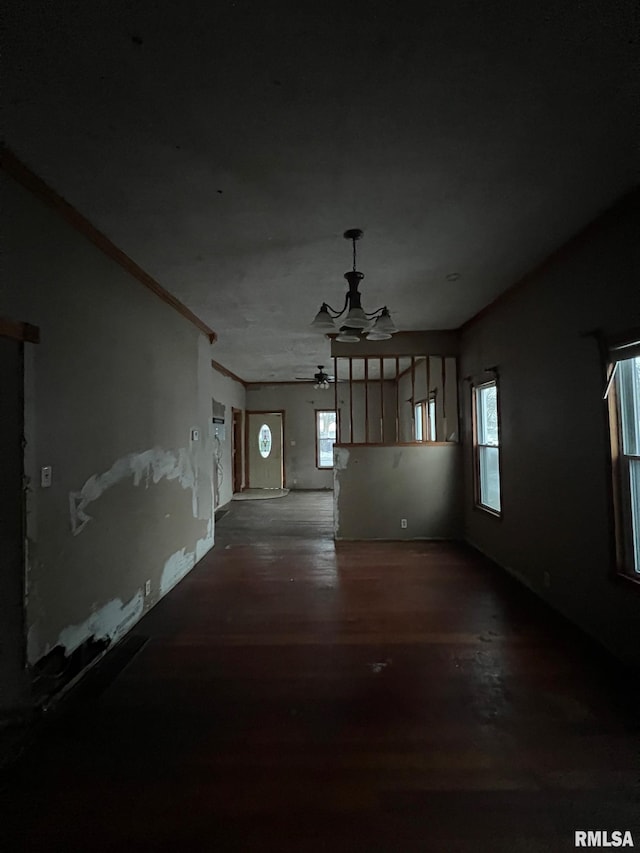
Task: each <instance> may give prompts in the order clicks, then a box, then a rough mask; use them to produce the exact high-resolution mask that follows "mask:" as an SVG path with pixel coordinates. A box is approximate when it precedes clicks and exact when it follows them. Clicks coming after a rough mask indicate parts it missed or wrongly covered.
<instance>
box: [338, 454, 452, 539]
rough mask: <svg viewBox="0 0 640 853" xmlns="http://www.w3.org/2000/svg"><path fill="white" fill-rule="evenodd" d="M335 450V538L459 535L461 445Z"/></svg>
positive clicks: (422, 537) (448, 536) (443, 537)
mask: <svg viewBox="0 0 640 853" xmlns="http://www.w3.org/2000/svg"><path fill="white" fill-rule="evenodd" d="M334 453H335V463H336V464H335V487H334V531H335V536H336V539H459V538H460V537H461V535H462V517H461V513H462V472H461V463H462V452H461V448H460V446H459V445H456V444H449V445H431V446H420V445H409V446H404V447H394V446H392V445H389V446H382V447H365V446H358V445H350V446H349V447H344V446H341V447H336V448H335V451H334ZM403 518H406V519H407V527H406V529H403V528H402V527H401V519H403Z"/></svg>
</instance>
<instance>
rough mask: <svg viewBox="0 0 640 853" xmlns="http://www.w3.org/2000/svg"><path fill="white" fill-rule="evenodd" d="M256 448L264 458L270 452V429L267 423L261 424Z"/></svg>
mask: <svg viewBox="0 0 640 853" xmlns="http://www.w3.org/2000/svg"><path fill="white" fill-rule="evenodd" d="M258 449H259V450H260V456H262V458H263V459H266V458H267V457H268V456H269V454H270V453H271V430H270V429H269V427H268V426H267V424H262V426H261V427H260V431H259V433H258Z"/></svg>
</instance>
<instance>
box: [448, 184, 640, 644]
mask: <svg viewBox="0 0 640 853" xmlns="http://www.w3.org/2000/svg"><path fill="white" fill-rule="evenodd" d="M639 234H640V196H639V195H638V194H636V196H635V198H634V199H633V201H632V202H631V203H627V204H626V205H624V206H621V207H619V208H618V209H617V210H616V211H615V212H614V213H612V214H610V215H609V216H608V217H606V219H605V220H604V221H603V222H602V223H601V225H600V227H598V228H596V229H592V230H590V232H589V233H588V235H586V237H585V239H582V240H580V241H576V242H575V243H574V244H573V245H572V246H570V247H568V248H567V250H566V251H563V252H561V253H559V254H557V255H556V256H555V257H554V258H553V259H552V260H551V261H550V262H549V263H548V264H547V265H546V266H545V268H544V269H543V270H542V271H540V272H538V273H537V274H536V275H533V276H532V277H531V278H530V280H529V281H528V283H527V284H526V285H524V286H522V287H520V288H519V289H518V290H516V291H515V292H514V293H513V294H512V295H510V296H508V297H507V298H505V299H504V300H503V301H502V302H500V303H498V304H497V305H496V306H494V307H493V308H492V309H490V310H489V311H488V312H487V313H485V314H484V316H482V317H481V318H480V319H479V320H478V321H477V322H474V323H473V324H472V325H471V326H470V327H469V328H468V329H467V330H466V331H465V332H464V334H463V336H462V355H461V370H460V374H461V376H469V375H471V376H474V377H476V378H477V379H479V380H482V379H486V378H487V377H488V374H486V373H484V372H483V370H484V368H485V367H487V366H492V365H497V366H498V369H499V376H500V408H501V424H500V426H501V442H502V450H501V465H502V504H503V517H502V518H500V519H496V518H493V517H491V516H490V515H488V514H487V513H485V512H483V511H482V510H478V509H474V507H473V490H472V476H471V472H472V461H471V412H470V399H471V396H470V389H469V385H468V384H467V383H464V384H463V386H462V392H461V393H462V396H463V401H464V419H465V423H466V430H465V435H464V438H465V484H466V496H465V534H466V537H467V538H468V540H469V541H470V542H471V543H473V544H474V545H476V546H477V547H478V548H479V549H480V550H482V551H483V552H484V553H486V554H488V555H489V556H490V557H491V558H493V559H494V560H496V561H497V562H498V563H499V564H501V565H502V566H504V567H505V568H507V569H508V570H509V571H511V572H513V573H514V574H515V575H516V576H517V577H519V578H520V579H521V580H522V581H523V582H524V583H525V584H527V585H528V586H530V587H531V588H532V589H533V590H535V591H536V592H537V593H538V594H539V595H540V596H541V597H543V598H544V599H545V600H547V601H548V602H549V603H550V604H551V605H553V606H554V607H555V608H557V609H558V610H559V611H561V612H562V613H564V614H566V615H567V616H568V617H569V618H570V619H572V620H573V621H575V622H576V623H578V624H579V625H581V626H582V627H583V628H584V629H585V630H586V631H587V632H589V633H590V634H592V635H593V636H594V637H596V638H597V639H599V640H600V641H601V642H602V643H604V644H605V645H606V646H608V647H609V648H611V649H612V650H614V651H615V652H616V653H618V654H619V655H621V656H622V657H625V658H634V659H635V660H638V659H640V645H639V644H638V637H640V597H639V596H638V589H631V588H628V587H627V586H625V585H624V584H620V583H616V582H614V581H612V580H611V578H610V577H609V572H610V568H611V554H612V551H611V547H612V536H611V532H610V527H609V524H610V521H609V508H610V504H609V490H610V481H609V473H608V458H609V443H608V429H607V421H606V415H605V404H604V403H603V401H602V391H603V376H602V371H601V366H600V362H599V357H598V350H597V347H596V343H595V341H594V340H593V338H591V337H588V336H585V333H587V332H589V331H590V330H593V329H595V328H600V329H602V330H603V331H604V332H605V333H616V332H622V331H624V330H625V329H629V328H631V327H632V326H640V263H639V249H638V247H639V245H640V241H639V240H638V235H639ZM545 572H548V574H549V577H550V586H549V588H546V587H545V584H544V573H545Z"/></svg>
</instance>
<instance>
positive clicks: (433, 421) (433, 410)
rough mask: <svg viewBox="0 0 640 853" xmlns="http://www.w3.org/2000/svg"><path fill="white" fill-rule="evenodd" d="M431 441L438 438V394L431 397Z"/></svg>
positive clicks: (429, 421)
mask: <svg viewBox="0 0 640 853" xmlns="http://www.w3.org/2000/svg"><path fill="white" fill-rule="evenodd" d="M428 423H429V441H435V440H436V395H435V394H432V395H431V396H430V397H429V420H428Z"/></svg>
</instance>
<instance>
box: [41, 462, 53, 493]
mask: <svg viewBox="0 0 640 853" xmlns="http://www.w3.org/2000/svg"><path fill="white" fill-rule="evenodd" d="M40 485H41V486H42V488H43V489H47V488H48V487H49V486H50V485H51V465H45V466H44V468H41V469H40Z"/></svg>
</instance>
